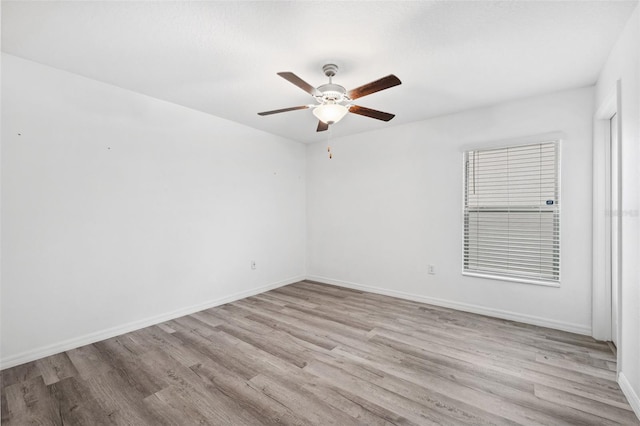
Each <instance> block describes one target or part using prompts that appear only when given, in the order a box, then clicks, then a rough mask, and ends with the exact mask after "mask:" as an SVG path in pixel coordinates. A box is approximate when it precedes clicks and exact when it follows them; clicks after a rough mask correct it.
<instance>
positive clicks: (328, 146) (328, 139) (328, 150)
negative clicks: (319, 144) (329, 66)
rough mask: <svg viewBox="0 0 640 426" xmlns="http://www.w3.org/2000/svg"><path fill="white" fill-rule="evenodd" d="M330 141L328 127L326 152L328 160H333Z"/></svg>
mask: <svg viewBox="0 0 640 426" xmlns="http://www.w3.org/2000/svg"><path fill="white" fill-rule="evenodd" d="M329 78H331V77H329ZM330 141H331V126H329V129H328V130H327V152H328V153H329V160H331V159H332V158H333V153H332V152H331V145H330V144H329V142H330Z"/></svg>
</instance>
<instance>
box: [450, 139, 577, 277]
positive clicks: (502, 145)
mask: <svg viewBox="0 0 640 426" xmlns="http://www.w3.org/2000/svg"><path fill="white" fill-rule="evenodd" d="M545 143H554V144H556V176H557V177H556V182H557V189H558V199H560V200H562V202H564V199H563V197H562V138H561V137H559V135H558V134H552V135H544V136H540V137H530V138H526V139H522V140H520V141H518V140H515V141H512V140H506V141H501V142H492V143H490V144H478V145H472V146H465V147H463V149H462V155H461V157H462V158H461V159H462V161H461V163H462V191H461V195H462V198H461V201H462V209H461V210H462V218H461V221H460V223H461V231H462V238H461V243H462V244H461V262H460V266H461V273H462V275H463V276H467V277H473V278H484V279H491V280H498V281H508V282H513V283H521V284H533V285H539V286H545V287H556V288H559V287H560V284H561V282H562V269H563V268H562V258H563V256H562V229H563V227H562V225H561V224H562V205H561V204H560V206H559V207H558V219H559V222H558V254H559V257H558V259H559V262H558V279H557V280H544V279H536V278H526V277H517V276H511V275H507V274H504V275H503V274H496V273H489V272H487V273H483V272H474V271H468V270H466V269H465V211H466V203H465V202H466V198H465V190H466V186H467V182H466V180H467V172H466V156H467V153H468V152H470V151H483V150H495V149H506V148H517V147H523V146H527V145H540V144H545Z"/></svg>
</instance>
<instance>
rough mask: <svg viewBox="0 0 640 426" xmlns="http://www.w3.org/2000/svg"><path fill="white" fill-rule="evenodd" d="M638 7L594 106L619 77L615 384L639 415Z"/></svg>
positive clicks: (605, 73) (616, 48) (613, 54)
mask: <svg viewBox="0 0 640 426" xmlns="http://www.w3.org/2000/svg"><path fill="white" fill-rule="evenodd" d="M639 56H640V9H639V8H638V7H636V9H635V12H634V13H633V15H632V16H631V17H630V20H629V22H628V23H627V26H626V27H625V29H624V31H623V33H622V34H621V36H620V38H619V40H618V42H617V43H616V45H615V46H614V48H613V50H612V52H611V54H610V56H609V58H608V60H607V63H606V65H605V67H604V69H603V70H602V73H601V74H600V78H599V79H598V83H597V85H596V106H599V105H601V104H602V103H603V102H605V100H606V97H607V96H608V95H609V94H610V93H611V92H612V91H614V90H615V87H616V82H617V81H618V80H620V82H621V98H620V106H621V109H620V111H619V113H620V127H621V140H620V144H621V152H622V164H621V173H622V197H621V202H622V208H621V211H622V213H623V214H622V216H621V220H622V265H621V266H622V274H621V277H622V279H621V290H622V291H621V297H622V303H621V308H622V309H621V315H622V317H621V319H622V321H621V336H620V342H619V348H618V350H619V352H620V357H621V363H620V366H621V371H620V373H621V374H620V379H619V381H620V385H621V387H622V389H623V391H624V392H625V394H626V395H627V398H628V399H629V402H630V403H631V405H632V406H633V407H634V410H635V412H636V414H637V415H638V416H639V417H640V398H639V397H638V396H639V395H640V270H639V267H638V263H639V260H640V224H639V221H640V217H639V214H640V213H639V212H640V172H639V169H640V167H639V165H640V66H639V64H638V61H639Z"/></svg>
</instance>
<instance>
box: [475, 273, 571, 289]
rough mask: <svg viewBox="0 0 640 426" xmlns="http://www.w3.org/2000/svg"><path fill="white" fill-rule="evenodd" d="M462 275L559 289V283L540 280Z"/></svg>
mask: <svg viewBox="0 0 640 426" xmlns="http://www.w3.org/2000/svg"><path fill="white" fill-rule="evenodd" d="M462 275H465V276H467V277H476V278H487V279H490V280H500V281H510V282H514V283H520V284H533V285H541V286H544V287H556V288H557V287H560V281H542V280H534V279H531V278H516V277H507V276H504V275H491V274H481V273H477V272H466V271H463V272H462Z"/></svg>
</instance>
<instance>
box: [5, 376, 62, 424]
mask: <svg viewBox="0 0 640 426" xmlns="http://www.w3.org/2000/svg"><path fill="white" fill-rule="evenodd" d="M3 392H4V393H5V394H6V398H7V409H8V413H7V416H6V418H7V420H8V419H9V418H10V419H11V421H10V422H8V421H7V423H9V424H12V425H31V424H33V425H56V426H62V419H61V418H60V413H59V410H58V407H57V404H56V402H55V400H54V399H53V398H51V395H50V393H49V389H48V388H47V386H46V385H45V384H44V380H43V379H42V376H37V377H35V378H32V379H28V380H25V381H21V382H19V383H15V384H13V385H10V386H7V387H5V388H4V389H3ZM2 416H3V418H4V417H5V413H4V412H3V413H2ZM3 423H5V422H3Z"/></svg>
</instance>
